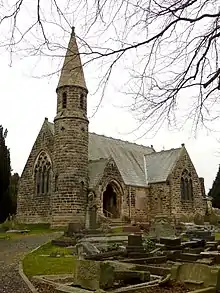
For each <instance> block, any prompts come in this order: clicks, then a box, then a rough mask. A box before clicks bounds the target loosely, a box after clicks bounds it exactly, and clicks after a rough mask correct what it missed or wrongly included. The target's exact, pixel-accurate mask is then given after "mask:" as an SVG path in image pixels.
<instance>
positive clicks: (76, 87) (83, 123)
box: [51, 28, 89, 227]
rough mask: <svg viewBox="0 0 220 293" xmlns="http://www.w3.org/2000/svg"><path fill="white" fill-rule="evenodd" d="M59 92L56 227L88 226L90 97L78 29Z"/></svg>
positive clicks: (55, 172) (66, 57)
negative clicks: (88, 103) (73, 224)
mask: <svg viewBox="0 0 220 293" xmlns="http://www.w3.org/2000/svg"><path fill="white" fill-rule="evenodd" d="M56 92H57V113H56V117H55V118H54V157H53V162H54V165H53V171H54V178H53V197H52V203H51V204H52V219H51V224H52V227H56V226H67V225H68V223H80V224H83V225H84V224H85V214H86V205H87V189H88V123H89V122H88V119H87V94H88V90H87V88H86V83H85V78H84V73H83V68H82V63H81V59H80V55H79V51H78V46H77V42H76V37H75V32H74V28H73V29H72V33H71V37H70V41H69V45H68V49H67V53H66V56H65V60H64V64H63V68H62V70H61V75H60V79H59V83H58V86H57V89H56Z"/></svg>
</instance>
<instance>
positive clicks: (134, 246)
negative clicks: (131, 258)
mask: <svg viewBox="0 0 220 293" xmlns="http://www.w3.org/2000/svg"><path fill="white" fill-rule="evenodd" d="M127 251H128V252H144V246H143V239H142V235H128V246H127Z"/></svg>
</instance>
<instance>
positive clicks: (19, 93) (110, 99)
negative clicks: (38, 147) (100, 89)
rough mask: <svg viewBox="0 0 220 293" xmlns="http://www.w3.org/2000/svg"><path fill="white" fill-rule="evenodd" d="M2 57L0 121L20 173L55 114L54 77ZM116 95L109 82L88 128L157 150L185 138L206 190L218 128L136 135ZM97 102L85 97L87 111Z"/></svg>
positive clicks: (215, 158)
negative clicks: (34, 75)
mask: <svg viewBox="0 0 220 293" xmlns="http://www.w3.org/2000/svg"><path fill="white" fill-rule="evenodd" d="M0 62H1V73H0V78H1V90H0V91H1V93H0V95H1V107H0V117H1V121H0V122H1V124H2V125H3V126H4V127H7V128H8V131H9V132H8V137H7V144H8V146H9V148H10V150H11V161H12V168H13V171H14V172H18V173H19V174H21V172H22V169H23V168H24V165H25V162H26V160H27V158H28V155H29V153H30V150H31V148H32V145H33V143H34V141H35V139H36V136H37V134H38V132H39V130H40V128H41V125H42V123H43V121H44V118H45V117H48V118H49V120H50V121H53V118H54V116H55V111H56V93H55V89H56V85H57V82H58V76H53V77H52V79H48V78H47V79H35V78H32V76H31V73H32V68H33V63H32V62H30V61H26V60H16V61H15V63H14V64H13V67H12V68H10V67H9V66H8V59H7V58H6V55H5V56H4V55H3V56H1V58H0ZM85 75H86V74H85ZM86 79H87V75H86ZM87 84H88V87H89V90H90V86H91V84H90V82H89V81H88V80H87ZM117 96H118V97H120V96H121V94H119V93H117V91H116V90H115V89H114V87H113V86H112V87H110V90H109V91H108V93H107V95H106V99H105V100H104V101H103V103H102V105H101V107H100V108H99V110H98V112H97V114H96V115H95V117H93V118H92V119H90V126H89V128H90V131H91V132H96V133H99V134H104V135H106V136H111V137H115V138H121V139H123V140H130V141H135V142H136V143H140V144H144V145H151V144H152V145H153V146H154V148H155V149H156V150H157V151H159V150H161V149H163V148H165V149H169V148H172V147H179V146H180V145H181V143H183V142H184V143H185V144H186V148H187V150H188V152H189V154H190V156H191V158H192V160H193V163H194V165H195V167H196V169H197V172H198V174H199V176H202V177H204V178H205V185H206V190H207V191H208V189H209V188H210V187H211V185H212V181H213V179H214V177H215V175H216V172H217V169H218V164H219V156H218V149H219V143H218V141H217V138H218V133H217V132H216V133H211V134H209V135H208V134H207V133H206V132H205V131H199V132H198V134H197V137H196V138H193V137H192V135H191V131H190V130H191V129H190V128H189V127H188V128H187V127H185V129H184V130H183V131H181V132H179V131H177V130H176V131H168V130H166V129H162V130H161V131H159V132H158V133H157V135H156V136H153V137H150V136H152V133H150V134H148V135H145V137H143V138H141V139H139V140H136V139H137V137H138V136H139V135H140V132H135V133H131V134H127V133H129V132H130V131H132V130H133V129H134V127H135V123H136V122H135V121H134V119H133V118H132V115H131V113H130V112H129V111H128V110H127V109H123V108H119V107H115V106H114V105H115V104H117ZM97 102H98V97H95V96H94V95H89V96H88V105H89V116H91V114H92V110H93V109H94V108H95V105H96V104H97ZM213 126H215V125H213ZM142 131H143V128H142ZM190 136H191V137H190Z"/></svg>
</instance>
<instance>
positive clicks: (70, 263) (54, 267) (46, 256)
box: [23, 242, 75, 278]
mask: <svg viewBox="0 0 220 293" xmlns="http://www.w3.org/2000/svg"><path fill="white" fill-rule="evenodd" d="M58 255H59V256H58ZM74 260H75V256H74V255H73V254H72V250H71V249H68V248H65V247H57V246H55V245H53V244H52V243H51V242H49V243H47V244H45V245H43V246H41V247H40V248H39V249H37V250H35V251H33V252H32V253H29V254H27V255H26V256H25V257H24V259H23V270H24V273H25V275H26V276H27V277H29V278H31V277H33V276H37V275H54V274H71V273H73V272H74Z"/></svg>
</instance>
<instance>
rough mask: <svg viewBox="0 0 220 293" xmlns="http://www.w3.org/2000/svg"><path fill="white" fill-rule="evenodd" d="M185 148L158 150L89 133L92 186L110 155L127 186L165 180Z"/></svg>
mask: <svg viewBox="0 0 220 293" xmlns="http://www.w3.org/2000/svg"><path fill="white" fill-rule="evenodd" d="M48 126H49V128H50V130H51V132H52V133H54V124H53V123H51V122H49V121H48ZM181 150H182V148H177V149H171V150H166V151H161V152H155V150H154V149H153V148H152V147H147V146H143V145H138V144H135V143H131V142H128V141H123V140H120V139H114V138H111V137H106V136H104V135H99V134H96V133H89V160H90V162H89V176H90V184H89V185H90V187H93V186H95V185H96V184H97V183H98V181H99V179H100V177H101V176H102V174H103V172H104V169H105V166H106V164H107V162H108V160H109V159H110V158H113V160H114V161H115V163H116V165H117V167H118V170H119V172H120V174H121V176H122V178H123V180H124V183H125V184H126V185H132V186H143V187H144V186H147V185H148V183H156V182H164V181H166V180H167V177H168V175H169V174H170V172H171V171H172V168H173V167H174V165H175V162H176V161H177V159H178V158H179V156H180V153H181Z"/></svg>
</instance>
